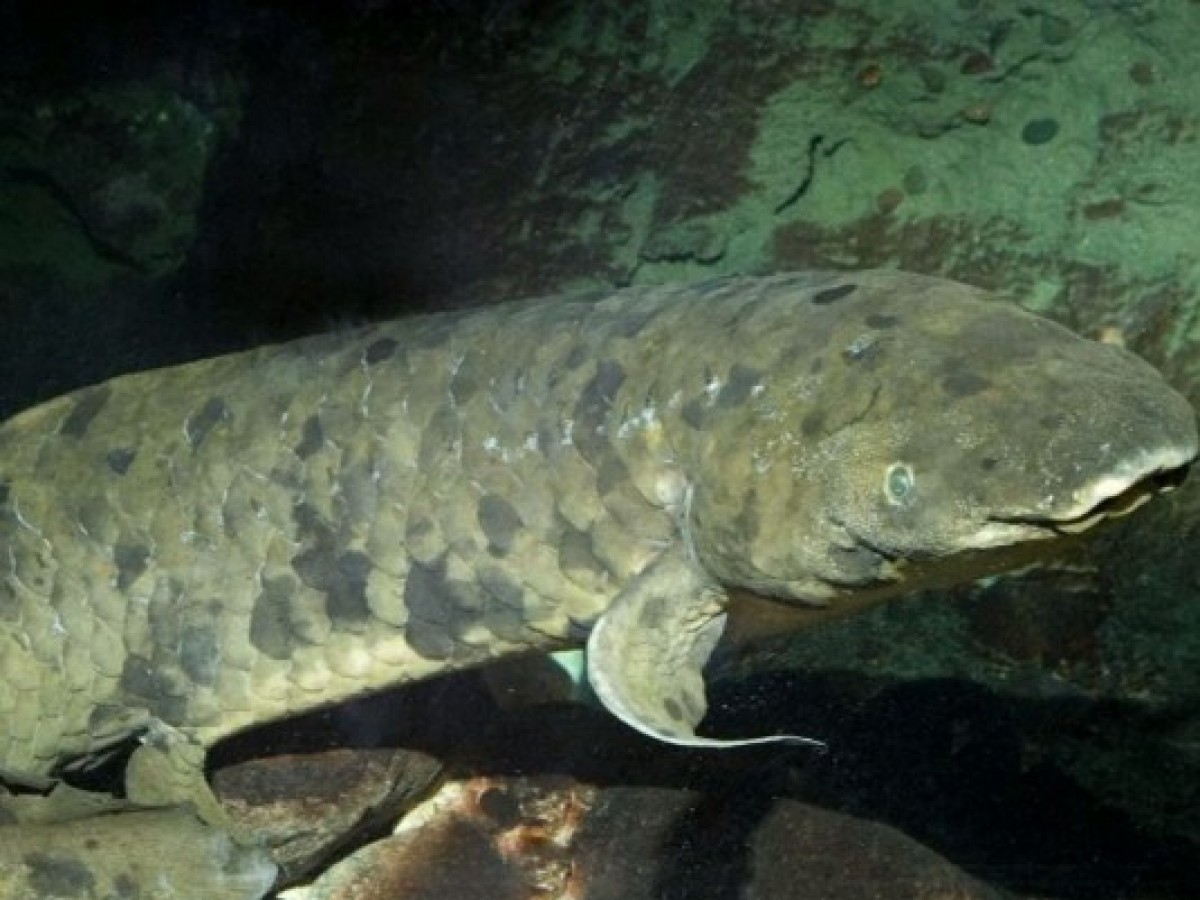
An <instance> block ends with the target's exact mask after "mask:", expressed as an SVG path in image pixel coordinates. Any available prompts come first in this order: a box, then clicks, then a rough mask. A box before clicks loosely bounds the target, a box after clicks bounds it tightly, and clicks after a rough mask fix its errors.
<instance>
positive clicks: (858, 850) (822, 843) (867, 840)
mask: <svg viewBox="0 0 1200 900" xmlns="http://www.w3.org/2000/svg"><path fill="white" fill-rule="evenodd" d="M418 823H419V824H418ZM397 896H403V897H404V898H405V900H439V898H457V900H475V898H479V900H485V898H486V900H509V898H512V900H532V898H547V900H549V898H554V900H574V898H587V900H664V898H679V900H705V898H713V900H716V898H731V897H744V898H754V900H871V898H879V900H926V898H928V900H936V898H945V897H955V898H959V900H999V898H1000V897H1001V895H1000V894H998V893H996V892H995V891H993V890H992V889H990V888H988V887H987V886H986V885H983V884H981V883H980V882H978V881H976V880H975V879H973V878H971V877H969V876H968V875H966V874H964V873H963V872H962V871H961V870H959V869H957V868H955V867H954V866H953V865H951V864H950V863H948V862H946V861H945V860H944V859H942V858H941V857H939V856H937V855H936V854H935V853H933V852H931V851H930V850H928V849H926V848H924V847H922V846H921V845H920V844H917V843H916V842H915V841H913V840H911V839H910V838H907V837H905V836H904V835H902V834H901V833H900V832H898V831H896V830H895V829H892V828H889V827H887V826H885V825H880V824H877V823H873V822H867V821H863V820H860V819H855V818H852V817H850V816H845V815H841V814H839V813H834V812H829V811H827V810H821V809H817V808H815V807H812V806H808V805H805V804H803V803H798V802H796V801H794V800H786V799H782V800H772V799H771V798H769V797H767V796H765V795H763V794H762V793H756V792H753V791H747V792H744V793H742V794H738V795H729V796H724V797H712V796H709V797H705V796H702V795H700V794H698V793H696V792H694V791H681V790H671V789H665V788H649V787H644V788H636V787H622V788H607V789H595V788H589V787H587V786H585V785H580V784H578V783H571V782H568V781H565V780H564V779H561V778H531V779H523V778H517V779H479V780H476V781H473V782H468V783H460V784H452V785H447V786H445V787H444V788H443V789H442V791H441V792H440V793H439V795H438V796H437V797H436V798H434V799H433V800H432V801H430V802H429V803H428V804H426V805H425V806H423V807H422V808H421V809H420V810H419V811H418V812H417V813H415V814H414V820H413V823H412V824H410V825H407V826H406V825H404V824H402V825H401V828H400V831H399V832H398V833H397V835H395V836H393V837H390V838H387V839H386V840H383V841H379V842H378V843H375V844H373V845H371V846H369V847H366V848H364V849H363V850H361V851H359V852H358V853H356V854H354V855H353V856H352V857H351V858H350V859H348V860H345V861H343V862H342V863H339V864H338V865H336V866H335V867H333V868H332V869H330V870H329V871H328V872H327V873H325V874H324V875H322V876H321V877H320V878H319V879H318V880H317V881H316V882H315V883H314V884H313V885H311V886H309V887H305V888H297V889H295V890H292V891H288V892H285V894H284V897H285V898H288V900H341V898H350V897H354V898H361V900H374V898H379V900H384V898H391V897H397Z"/></svg>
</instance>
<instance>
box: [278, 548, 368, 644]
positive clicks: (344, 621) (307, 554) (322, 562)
mask: <svg viewBox="0 0 1200 900" xmlns="http://www.w3.org/2000/svg"><path fill="white" fill-rule="evenodd" d="M292 568H293V569H295V570H296V574H297V575H299V576H300V580H301V581H303V582H304V583H305V584H306V585H308V586H309V587H310V588H312V589H313V590H316V591H320V592H321V593H323V594H324V595H325V613H326V615H328V616H329V618H330V620H331V621H333V622H334V624H336V625H342V626H345V625H352V624H356V623H360V622H364V621H366V620H367V619H368V618H370V615H371V610H370V607H369V606H368V605H367V579H368V578H369V577H370V574H371V570H372V569H373V568H374V566H373V565H372V563H371V559H370V557H368V556H367V555H366V554H364V553H361V552H359V551H357V550H349V551H346V552H345V553H338V552H337V551H336V549H335V548H334V547H333V546H332V541H325V540H318V541H317V542H316V543H315V544H314V545H313V546H311V547H309V548H308V549H307V550H304V551H303V552H301V553H298V554H297V555H296V557H295V559H293V560H292Z"/></svg>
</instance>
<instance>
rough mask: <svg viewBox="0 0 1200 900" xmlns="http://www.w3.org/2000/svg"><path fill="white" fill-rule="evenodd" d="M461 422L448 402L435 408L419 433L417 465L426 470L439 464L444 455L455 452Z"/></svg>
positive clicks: (459, 437) (459, 438)
mask: <svg viewBox="0 0 1200 900" xmlns="http://www.w3.org/2000/svg"><path fill="white" fill-rule="evenodd" d="M460 427H461V423H460V422H459V418H458V412H457V411H456V410H455V409H454V407H452V406H450V405H449V404H448V403H445V404H442V405H441V406H439V407H438V408H437V410H436V411H435V412H434V414H433V415H432V416H431V417H430V419H429V422H428V424H426V426H425V429H424V432H423V433H422V435H421V446H420V447H419V448H418V450H417V463H418V465H419V467H420V468H421V469H422V470H424V471H428V470H429V469H432V468H436V467H438V466H439V465H440V464H441V461H442V459H443V458H444V457H446V456H450V455H453V454H454V453H455V452H457V449H458V446H459V441H460V440H461V436H460Z"/></svg>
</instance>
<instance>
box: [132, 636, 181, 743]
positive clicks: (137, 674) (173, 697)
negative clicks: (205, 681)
mask: <svg viewBox="0 0 1200 900" xmlns="http://www.w3.org/2000/svg"><path fill="white" fill-rule="evenodd" d="M120 684H121V690H123V691H124V692H125V693H126V694H128V695H129V697H130V701H129V702H128V705H130V706H145V707H146V709H147V710H149V712H150V713H151V715H154V716H157V717H158V718H160V719H162V720H163V721H164V722H166V723H167V724H168V725H178V724H180V723H181V722H183V721H184V719H185V717H186V715H187V699H186V698H185V697H183V696H181V695H180V692H179V689H178V688H177V687H176V686H175V685H174V684H172V679H171V678H170V677H169V676H167V675H166V674H164V673H163V672H162V671H161V670H160V669H158V668H157V667H156V666H155V665H154V663H153V662H152V661H151V660H149V659H146V657H144V656H138V655H137V654H132V655H130V656H127V657H126V658H125V664H124V666H122V668H121V681H120Z"/></svg>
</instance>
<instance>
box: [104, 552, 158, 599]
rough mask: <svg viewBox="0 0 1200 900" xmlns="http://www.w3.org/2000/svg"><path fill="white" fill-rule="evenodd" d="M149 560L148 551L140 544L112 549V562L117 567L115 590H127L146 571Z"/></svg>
mask: <svg viewBox="0 0 1200 900" xmlns="http://www.w3.org/2000/svg"><path fill="white" fill-rule="evenodd" d="M149 558H150V550H149V549H148V548H146V547H143V546H141V545H140V544H117V546H116V547H114V548H113V562H115V563H116V565H117V590H119V591H127V590H129V586H130V585H132V584H133V583H134V582H135V581H137V580H138V578H139V577H141V575H142V573H143V572H145V571H146V561H147V560H148V559H149Z"/></svg>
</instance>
